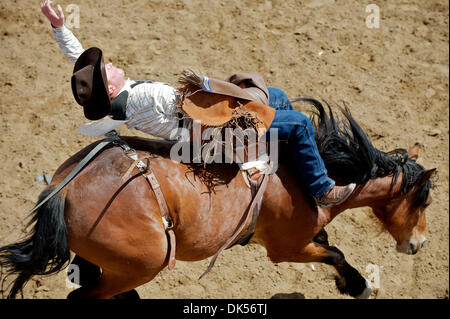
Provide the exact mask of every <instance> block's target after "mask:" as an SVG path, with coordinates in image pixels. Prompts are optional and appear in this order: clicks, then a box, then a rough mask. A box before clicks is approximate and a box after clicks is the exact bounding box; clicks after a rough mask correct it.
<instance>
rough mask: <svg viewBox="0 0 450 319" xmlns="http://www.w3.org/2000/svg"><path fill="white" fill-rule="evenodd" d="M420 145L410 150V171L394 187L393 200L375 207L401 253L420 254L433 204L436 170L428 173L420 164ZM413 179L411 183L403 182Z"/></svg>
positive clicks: (408, 162) (408, 168) (407, 163)
mask: <svg viewBox="0 0 450 319" xmlns="http://www.w3.org/2000/svg"><path fill="white" fill-rule="evenodd" d="M418 156H419V145H418V144H416V145H415V146H413V147H412V148H411V149H410V150H409V151H408V160H407V162H406V163H405V165H406V166H407V171H405V170H404V171H403V173H402V174H400V176H399V179H398V181H397V182H396V183H395V184H394V185H393V189H392V192H391V194H392V197H390V198H389V201H388V202H387V203H386V202H382V203H381V204H380V205H379V206H376V205H375V206H373V207H372V208H373V212H374V213H375V215H376V216H377V217H378V218H379V219H380V220H381V221H382V222H383V224H384V226H385V227H386V229H387V230H388V231H389V233H390V234H391V235H392V236H393V237H394V239H395V240H396V241H397V251H399V252H402V253H406V254H416V253H417V252H418V251H419V249H420V248H422V247H423V246H424V244H425V242H426V237H425V226H426V219H425V209H426V207H427V206H429V205H430V204H431V195H430V187H431V180H430V179H431V177H432V176H433V175H434V173H435V171H436V169H431V170H425V169H424V168H423V167H422V166H421V165H419V164H417V163H416V160H417V158H418ZM405 178H406V179H408V180H409V183H410V184H409V185H407V184H408V182H406V181H404V180H403V179H405Z"/></svg>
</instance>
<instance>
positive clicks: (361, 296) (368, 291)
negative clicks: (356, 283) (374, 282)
mask: <svg viewBox="0 0 450 319" xmlns="http://www.w3.org/2000/svg"><path fill="white" fill-rule="evenodd" d="M371 293H372V289H371V288H370V285H369V283H368V282H367V281H366V288H365V289H364V290H363V292H362V293H360V294H359V295H358V296H355V298H356V299H369V297H370V294H371Z"/></svg>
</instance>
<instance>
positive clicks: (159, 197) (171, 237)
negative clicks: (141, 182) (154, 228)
mask: <svg viewBox="0 0 450 319" xmlns="http://www.w3.org/2000/svg"><path fill="white" fill-rule="evenodd" d="M150 157H151V156H150V155H147V156H144V157H142V158H140V159H139V158H138V159H137V160H135V161H134V162H133V164H131V166H130V168H129V169H128V170H127V172H126V173H125V175H124V176H123V177H122V181H126V180H127V179H128V177H129V176H130V174H131V172H132V171H133V169H134V168H135V167H137V168H138V169H139V171H140V172H141V174H142V176H144V177H145V179H146V180H147V182H148V183H149V185H150V187H151V188H152V190H153V192H154V193H155V197H156V201H157V202H158V205H159V209H160V210H161V219H162V222H163V224H164V230H165V231H166V233H167V236H168V241H169V245H170V246H169V264H168V268H169V270H172V269H173V268H175V263H176V259H175V250H176V240H175V233H174V231H173V220H172V217H171V216H170V213H169V207H168V206H167V202H166V199H165V197H164V194H163V192H162V190H161V186H160V185H159V182H158V179H157V178H156V175H155V173H154V172H153V170H152V168H151V166H150ZM143 160H147V164H144V162H143Z"/></svg>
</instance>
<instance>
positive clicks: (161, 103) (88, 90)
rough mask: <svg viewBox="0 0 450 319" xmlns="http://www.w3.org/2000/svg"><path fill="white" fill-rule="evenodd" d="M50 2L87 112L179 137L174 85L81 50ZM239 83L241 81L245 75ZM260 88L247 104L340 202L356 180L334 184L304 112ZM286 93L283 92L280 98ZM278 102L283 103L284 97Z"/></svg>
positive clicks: (317, 190) (321, 198)
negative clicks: (128, 72) (131, 75)
mask: <svg viewBox="0 0 450 319" xmlns="http://www.w3.org/2000/svg"><path fill="white" fill-rule="evenodd" d="M51 3H52V2H51V0H46V1H45V2H44V3H41V10H42V13H43V14H44V15H45V16H46V17H47V18H48V20H49V21H50V23H51V25H52V31H53V36H54V38H55V40H56V42H57V43H58V45H59V46H60V48H61V49H62V51H63V52H64V53H65V54H66V56H67V57H68V58H69V60H70V61H71V62H72V63H74V64H75V67H74V74H73V76H72V90H73V93H74V96H75V99H76V100H77V102H78V103H79V104H81V105H82V106H83V108H84V113H85V116H86V117H87V118H88V119H90V120H98V119H101V118H103V117H104V116H106V115H109V116H110V117H112V118H113V119H116V120H127V122H126V125H127V127H128V128H134V129H137V130H140V131H142V132H144V133H147V134H150V135H154V136H158V137H162V138H164V139H168V140H169V139H172V140H173V139H178V138H179V136H176V134H173V132H180V130H177V128H178V127H179V126H180V118H179V116H178V114H179V111H180V110H179V108H177V99H178V98H179V95H178V92H177V90H175V89H174V88H173V87H172V86H170V85H168V84H165V83H161V82H152V81H145V82H139V81H132V80H130V79H127V78H126V77H125V73H124V71H123V70H122V69H120V68H117V67H115V66H113V65H112V63H108V64H106V65H105V64H104V63H103V56H102V52H101V50H100V49H98V48H90V49H88V50H86V51H85V50H84V49H83V47H82V46H81V44H80V42H79V41H78V39H77V38H76V37H75V36H74V35H73V33H72V32H71V31H70V30H69V29H68V28H67V27H66V26H65V25H64V14H63V11H62V8H61V6H59V5H58V13H56V12H55V11H54V10H53V9H52V7H51ZM204 78H205V77H203V78H202V79H204ZM238 85H240V86H241V87H245V81H244V82H242V83H240V84H238ZM278 92H279V91H278ZM264 93H265V95H266V96H265V97H264V96H263V97H262V100H259V101H257V100H258V98H259V97H261V96H258V97H257V99H254V98H253V101H249V102H248V103H247V106H248V107H250V108H252V107H254V110H255V112H257V113H258V115H260V114H262V113H264V115H263V116H262V117H263V118H264V117H265V118H266V121H265V124H266V129H268V131H269V134H270V131H271V130H278V137H279V139H280V140H286V141H288V144H289V145H290V149H291V151H292V156H293V158H294V160H295V161H296V163H297V165H298V169H299V171H300V173H301V176H302V178H303V180H304V182H305V184H306V185H307V186H308V188H309V191H310V193H311V195H312V196H313V197H314V198H315V199H316V202H317V204H318V205H319V206H321V207H324V208H330V207H332V206H334V205H338V204H341V203H343V202H344V201H345V200H346V199H347V198H348V197H349V196H350V194H351V193H352V191H353V189H354V188H355V184H349V185H345V186H337V185H335V181H334V180H332V179H331V178H329V177H328V176H327V170H326V168H325V164H324V163H323V160H322V158H321V157H320V155H319V152H318V149H317V145H316V143H315V140H314V130H313V126H312V123H311V121H310V120H309V119H308V117H307V116H306V115H304V114H302V113H300V112H297V111H295V110H293V108H292V106H289V105H290V104H289V105H288V106H287V110H286V109H285V110H283V109H281V110H280V109H278V110H276V109H275V108H270V107H267V106H266V105H267V104H269V105H270V94H269V90H267V91H265V92H264ZM275 93H276V91H275ZM286 99H287V98H286ZM286 99H284V97H281V100H282V101H284V100H286ZM266 101H268V103H267V102H266ZM261 102H265V103H261ZM194 104H195V103H194ZM99 105H102V107H99ZM282 105H283V106H286V105H287V104H286V103H284V102H282ZM94 106H95V107H94ZM272 107H276V105H272ZM194 110H195V108H194ZM183 111H185V112H186V113H188V115H192V111H193V109H187V108H185V109H183ZM189 112H191V114H189ZM194 119H195V118H194ZM183 125H186V123H184V124H183Z"/></svg>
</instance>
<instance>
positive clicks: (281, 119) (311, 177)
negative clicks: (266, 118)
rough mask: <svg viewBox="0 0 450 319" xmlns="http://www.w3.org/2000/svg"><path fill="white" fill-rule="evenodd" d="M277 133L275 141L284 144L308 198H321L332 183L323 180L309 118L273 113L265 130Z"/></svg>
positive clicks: (324, 176) (296, 114)
mask: <svg viewBox="0 0 450 319" xmlns="http://www.w3.org/2000/svg"><path fill="white" fill-rule="evenodd" d="M274 129H278V140H279V141H287V142H288V146H289V149H290V150H291V153H292V155H293V157H294V160H295V163H296V164H297V168H298V171H299V173H300V175H301V177H302V179H303V181H304V183H305V184H306V185H307V186H308V188H309V191H310V193H311V195H313V196H315V197H321V196H322V195H323V194H325V193H326V192H327V191H329V190H330V189H331V188H332V187H334V185H335V182H334V180H332V179H331V178H329V177H328V176H327V169H326V168H325V164H324V162H323V160H322V158H321V157H320V154H319V150H318V149H317V145H316V142H315V140H314V129H313V126H312V123H311V121H310V120H309V118H308V117H307V116H306V115H304V114H303V113H300V112H297V111H294V110H276V112H275V117H274V119H273V121H272V124H271V125H270V127H269V132H268V134H267V136H269V135H270V132H271V130H274Z"/></svg>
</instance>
